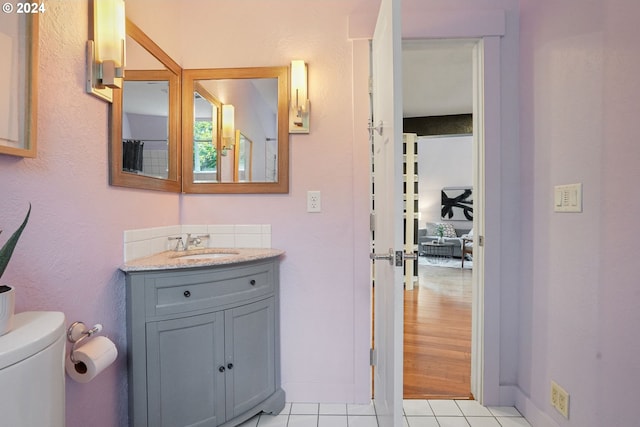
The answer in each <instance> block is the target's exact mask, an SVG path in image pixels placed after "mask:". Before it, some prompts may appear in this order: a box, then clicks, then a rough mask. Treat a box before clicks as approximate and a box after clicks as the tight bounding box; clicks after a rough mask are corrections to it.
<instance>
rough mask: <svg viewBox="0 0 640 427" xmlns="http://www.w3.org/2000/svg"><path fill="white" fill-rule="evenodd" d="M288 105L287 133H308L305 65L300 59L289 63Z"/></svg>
mask: <svg viewBox="0 0 640 427" xmlns="http://www.w3.org/2000/svg"><path fill="white" fill-rule="evenodd" d="M289 105H290V111H289V133H309V99H308V95H307V64H305V63H304V61H303V60H300V59H296V60H293V61H291V100H290V102H289Z"/></svg>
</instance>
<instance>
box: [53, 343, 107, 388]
mask: <svg viewBox="0 0 640 427" xmlns="http://www.w3.org/2000/svg"><path fill="white" fill-rule="evenodd" d="M117 356H118V350H117V349H116V346H115V344H114V343H113V342H112V341H111V340H110V339H109V338H107V337H102V336H100V337H95V338H90V339H88V341H87V343H86V344H83V345H81V346H80V347H78V348H76V350H75V351H74V352H73V357H74V358H75V360H76V362H78V363H73V362H72V361H71V357H70V356H69V357H67V359H66V361H65V369H66V371H67V375H69V376H70V377H71V379H72V380H74V381H77V382H79V383H86V382H89V381H91V380H92V379H94V378H95V377H96V375H98V374H99V373H100V372H102V371H103V370H105V368H107V367H108V366H109V365H111V364H112V363H113V362H114V360H116V357H117Z"/></svg>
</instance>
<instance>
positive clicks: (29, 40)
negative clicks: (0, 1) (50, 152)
mask: <svg viewBox="0 0 640 427" xmlns="http://www.w3.org/2000/svg"><path fill="white" fill-rule="evenodd" d="M18 5H20V3H19V4H18ZM5 6H12V5H11V3H5ZM10 12H11V10H10V9H9V10H8V13H2V14H0V57H1V58H2V61H0V153H3V154H10V155H12V156H20V157H36V128H37V126H36V113H37V83H36V80H37V69H38V14H37V13H29V14H25V13H10Z"/></svg>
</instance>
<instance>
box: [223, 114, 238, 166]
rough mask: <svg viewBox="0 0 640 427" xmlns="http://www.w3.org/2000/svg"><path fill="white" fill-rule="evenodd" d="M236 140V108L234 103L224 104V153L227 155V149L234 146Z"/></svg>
mask: <svg viewBox="0 0 640 427" xmlns="http://www.w3.org/2000/svg"><path fill="white" fill-rule="evenodd" d="M235 141H236V130H235V108H234V106H233V105H232V104H224V105H223V106H222V153H220V154H222V155H223V156H226V155H227V151H229V150H231V148H233V144H234V143H235Z"/></svg>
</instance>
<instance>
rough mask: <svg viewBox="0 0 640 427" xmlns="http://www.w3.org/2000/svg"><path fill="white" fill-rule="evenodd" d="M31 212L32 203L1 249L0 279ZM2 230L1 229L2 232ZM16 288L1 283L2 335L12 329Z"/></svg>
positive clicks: (0, 315) (0, 312) (0, 311)
mask: <svg viewBox="0 0 640 427" xmlns="http://www.w3.org/2000/svg"><path fill="white" fill-rule="evenodd" d="M30 214H31V204H29V210H28V211H27V216H26V217H25V218H24V221H22V224H21V225H20V227H18V229H17V230H16V231H15V232H14V233H13V234H12V235H11V237H9V240H7V241H6V242H5V244H4V245H3V246H2V249H0V279H1V278H2V275H3V274H4V270H5V269H6V268H7V265H8V264H9V260H10V259H11V255H13V250H14V249H15V247H16V244H18V239H20V235H21V234H22V230H24V228H25V226H26V225H27V221H28V220H29V215H30ZM1 232H2V230H0V233H1ZM15 300H16V298H15V290H14V288H13V287H12V286H8V285H2V284H0V335H4V334H6V333H7V332H9V331H10V330H11V328H12V327H13V313H14V311H15Z"/></svg>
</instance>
